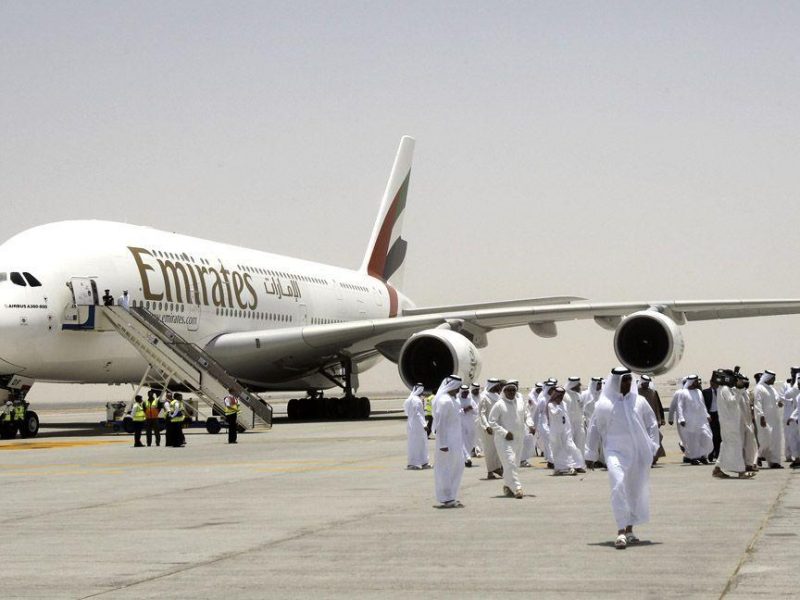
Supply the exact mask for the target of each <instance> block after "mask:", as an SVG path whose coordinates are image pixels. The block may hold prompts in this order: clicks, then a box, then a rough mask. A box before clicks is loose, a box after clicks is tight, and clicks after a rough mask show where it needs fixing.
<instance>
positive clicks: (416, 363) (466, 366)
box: [397, 329, 481, 391]
mask: <svg viewBox="0 0 800 600" xmlns="http://www.w3.org/2000/svg"><path fill="white" fill-rule="evenodd" d="M397 368H398V370H399V371H400V378H401V379H402V380H403V383H405V384H406V385H407V386H408V387H409V388H411V387H413V386H414V384H415V383H418V382H419V383H422V384H423V385H425V389H428V390H434V391H435V390H436V388H438V387H439V384H440V383H441V382H442V379H444V378H445V377H447V376H448V375H452V374H456V375H459V376H460V377H461V378H462V379H463V380H464V383H471V382H473V381H474V380H475V379H476V378H477V377H478V375H479V374H480V371H481V357H480V354H478V349H477V348H476V347H475V345H474V344H473V343H472V342H470V341H469V340H468V339H467V338H465V337H464V336H463V335H461V334H460V333H456V332H455V331H452V330H450V329H428V330H425V331H420V332H419V333H416V334H414V335H413V336H411V337H410V338H408V340H407V341H406V343H405V344H403V347H402V349H401V350H400V357H399V359H398V361H397Z"/></svg>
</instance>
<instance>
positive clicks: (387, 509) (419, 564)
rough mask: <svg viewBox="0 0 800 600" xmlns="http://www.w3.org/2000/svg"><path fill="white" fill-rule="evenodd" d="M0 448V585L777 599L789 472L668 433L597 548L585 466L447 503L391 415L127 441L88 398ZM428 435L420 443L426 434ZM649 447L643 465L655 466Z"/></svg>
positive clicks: (9, 593)
mask: <svg viewBox="0 0 800 600" xmlns="http://www.w3.org/2000/svg"><path fill="white" fill-rule="evenodd" d="M40 415H41V417H42V419H43V421H44V422H45V423H47V424H48V425H47V427H45V428H43V430H42V432H41V435H40V437H38V438H36V439H33V440H19V439H17V440H13V441H3V442H0V459H1V460H0V489H2V498H3V509H2V513H0V524H1V525H0V526H1V527H2V532H3V534H2V537H1V538H0V552H1V553H2V554H1V555H2V557H3V560H2V565H3V572H4V573H5V574H7V575H8V574H11V575H10V576H5V577H3V580H2V584H0V585H2V588H0V596H1V597H3V598H48V599H50V598H75V599H77V598H108V599H122V598H131V599H133V598H136V599H142V598H211V597H220V596H223V595H227V596H228V597H230V598H266V597H269V598H286V597H293V598H307V597H314V598H343V597H347V598H353V597H355V598H377V597H380V598H386V597H398V598H403V597H409V596H417V597H422V596H428V597H432V598H487V597H499V596H501V595H507V594H509V593H513V592H522V593H526V594H529V595H534V596H535V597H537V598H542V597H544V598H551V597H571V598H605V597H612V596H613V597H617V598H626V599H628V598H678V597H680V598H728V597H731V598H738V597H742V598H745V597H748V598H752V597H764V598H789V597H797V596H798V592H800V588H799V587H798V585H799V584H798V579H797V577H796V573H797V557H798V556H800V537H799V536H800V527H799V526H800V472H796V471H792V470H791V469H788V468H787V469H784V470H769V471H761V472H760V473H759V474H758V476H757V477H756V478H755V479H753V480H745V481H739V480H730V481H725V480H717V479H714V478H712V477H711V467H707V466H698V467H692V466H684V465H683V464H680V457H679V455H678V452H677V447H676V436H675V433H674V429H672V428H670V427H667V428H665V430H664V433H665V440H664V444H665V447H666V449H667V453H668V456H667V458H666V460H664V461H663V463H664V464H663V465H662V464H659V466H658V467H657V468H655V469H653V470H652V472H651V474H652V477H651V522H650V523H649V524H646V525H643V526H641V527H638V528H637V533H638V534H639V535H640V537H641V539H642V543H641V545H639V546H636V547H630V548H628V549H627V550H624V551H619V550H615V549H614V548H613V539H614V537H615V529H616V528H615V525H614V522H613V518H612V515H611V508H610V504H609V487H608V479H607V475H606V473H605V472H603V471H595V472H589V473H588V474H586V475H582V476H577V477H553V476H551V475H550V472H549V471H547V470H546V469H544V468H543V465H542V462H541V460H540V459H537V460H536V461H535V463H536V466H535V467H534V468H531V469H523V470H522V474H521V477H522V482H523V485H524V486H525V492H526V496H525V498H523V499H522V500H515V499H509V498H505V497H503V496H502V494H501V488H502V483H501V482H500V481H487V480H485V479H484V478H485V477H486V473H485V471H484V470H483V464H482V460H480V459H478V460H475V461H474V463H475V465H476V466H475V467H474V468H472V469H466V470H465V473H464V480H463V484H462V493H461V500H462V501H463V503H464V504H465V508H463V509H454V510H437V509H434V508H433V504H434V503H435V500H434V497H433V473H432V471H406V470H405V464H406V460H405V454H406V437H405V421H404V420H403V419H400V418H396V417H394V416H391V415H388V416H379V417H377V418H371V419H370V420H368V421H352V422H326V423H320V422H317V423H287V422H278V423H276V425H275V427H274V428H273V430H272V431H269V432H259V433H247V434H242V435H240V436H239V443H238V444H237V445H228V444H226V443H225V442H226V439H225V436H224V434H221V435H216V436H214V435H208V434H206V433H205V432H204V431H203V430H194V431H191V432H190V433H189V434H188V435H187V438H188V445H187V446H186V447H185V448H163V447H162V448H156V447H152V448H133V447H132V438H131V437H130V436H126V435H115V434H109V433H107V431H106V430H104V429H102V428H99V427H96V426H93V425H91V424H88V425H87V424H86V423H91V422H92V421H95V422H96V421H99V420H100V419H101V418H102V407H99V408H97V409H94V410H93V411H92V410H90V411H88V412H87V409H86V408H74V409H53V410H45V411H41V410H40ZM432 445H433V442H431V447H432ZM662 460H663V459H662Z"/></svg>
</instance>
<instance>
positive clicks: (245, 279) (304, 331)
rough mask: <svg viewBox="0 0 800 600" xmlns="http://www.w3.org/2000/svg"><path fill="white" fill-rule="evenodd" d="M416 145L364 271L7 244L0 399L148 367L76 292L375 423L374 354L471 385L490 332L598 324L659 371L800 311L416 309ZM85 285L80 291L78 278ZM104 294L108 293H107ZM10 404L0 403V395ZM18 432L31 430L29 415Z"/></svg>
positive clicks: (131, 377) (102, 233) (96, 225)
mask: <svg viewBox="0 0 800 600" xmlns="http://www.w3.org/2000/svg"><path fill="white" fill-rule="evenodd" d="M414 144H415V141H414V139H413V138H411V137H408V136H405V137H403V138H402V139H401V141H400V146H399V148H398V151H397V154H396V157H395V160H394V164H393V167H392V170H391V173H390V176H389V180H388V182H387V185H386V189H385V191H384V194H383V198H382V202H381V206H380V211H379V213H378V217H377V219H376V221H375V224H374V227H373V230H372V235H371V237H370V240H369V243H368V245H367V250H366V253H365V255H364V259H363V262H362V264H361V265H360V267H359V268H358V269H347V268H342V267H336V266H331V265H326V264H320V263H315V262H309V261H305V260H301V259H298V258H292V257H287V256H280V255H277V254H270V253H267V252H261V251H258V250H252V249H247V248H244V247H239V246H234V245H230V244H225V243H219V242H215V241H209V240H204V239H199V238H194V237H189V236H185V235H180V234H177V233H170V232H167V231H160V230H158V229H154V228H151V227H146V226H139V225H131V224H125V223H116V222H106V221H99V220H76V221H62V222H56V223H49V224H45V225H41V226H38V227H34V228H32V229H28V230H26V231H23V232H21V233H19V234H17V235H16V236H14V237H12V238H11V239H9V240H8V241H6V242H5V243H4V244H2V246H0V400H5V397H8V396H9V395H14V394H16V395H17V396H19V394H20V393H24V392H26V391H27V390H28V389H29V388H30V386H31V385H32V384H33V383H34V382H35V381H47V382H61V383H105V384H122V383H131V384H136V383H137V382H140V381H141V380H142V374H143V373H144V372H145V371H146V369H147V368H148V364H147V362H146V361H145V360H144V359H143V358H142V356H141V355H140V354H139V353H138V352H137V351H136V349H135V348H134V347H133V346H132V345H131V344H130V343H129V342H128V341H126V340H125V339H123V337H122V336H121V335H119V334H117V333H116V332H115V331H113V330H110V331H96V330H93V329H92V327H91V325H92V324H91V323H90V322H89V320H90V319H93V318H94V315H93V313H86V312H85V311H83V312H82V311H81V310H79V309H80V308H81V307H80V306H78V305H79V304H81V302H78V300H77V299H76V293H77V292H76V290H77V288H78V284H83V287H82V288H81V289H82V290H83V292H81V293H88V294H89V296H90V302H89V304H100V303H101V299H100V294H99V292H100V290H113V292H114V293H113V294H112V296H115V295H118V294H120V293H121V292H122V290H127V291H128V292H129V302H130V305H131V306H133V307H140V308H143V309H145V310H147V311H149V312H150V313H152V314H153V315H155V316H156V317H157V318H158V319H160V320H161V322H162V323H164V324H166V325H167V326H168V327H170V328H172V329H173V330H174V331H176V332H177V333H179V334H180V336H182V337H183V338H184V339H186V340H187V341H188V342H190V343H193V344H195V345H197V346H198V347H200V348H202V349H204V350H205V352H206V353H207V354H208V355H210V356H211V357H213V359H215V360H216V361H217V362H218V363H220V364H221V365H222V366H223V367H224V369H225V370H226V371H228V372H229V373H230V374H231V375H232V376H234V377H235V378H236V379H237V380H239V381H240V382H241V383H242V384H243V385H245V386H246V387H247V388H248V389H249V390H251V391H253V392H256V393H259V392H267V391H291V392H303V393H305V394H306V395H305V397H304V398H297V399H292V400H291V401H290V402H289V405H288V413H289V417H290V418H297V417H302V416H308V415H314V414H317V413H318V412H319V411H318V407H319V406H320V405H321V404H320V403H321V402H322V401H323V396H322V394H323V392H324V391H325V390H329V389H331V388H334V387H339V388H341V390H342V394H343V395H342V397H341V398H338V399H331V398H325V399H324V400H325V401H327V402H328V403H330V402H331V401H333V402H338V403H341V404H340V406H341V407H343V410H342V411H340V414H360V415H361V416H368V414H369V400H368V399H366V398H356V396H355V393H356V391H357V389H358V375H359V374H360V373H363V372H364V371H366V370H367V369H368V368H370V367H372V366H374V365H375V364H376V363H377V362H378V361H380V360H381V359H382V358H386V359H388V360H390V361H392V362H393V363H395V364H397V367H398V372H399V375H400V379H401V380H402V381H403V383H404V384H405V385H406V386H408V387H412V386H413V385H414V384H415V383H417V382H420V383H422V384H423V385H424V386H425V387H426V389H436V387H437V386H438V385H439V383H440V382H441V380H442V379H443V378H444V377H446V376H448V375H450V374H458V375H459V376H461V377H462V379H463V380H464V381H465V382H472V381H474V380H476V379H477V378H478V375H479V373H480V369H481V358H480V353H479V349H482V348H485V347H486V346H487V343H488V340H487V335H488V333H490V332H491V331H493V330H496V329H503V328H508V327H519V326H524V327H529V328H530V329H531V331H532V332H533V333H534V334H536V335H538V336H540V337H543V338H549V337H553V336H555V335H556V334H557V323H558V322H561V321H567V320H574V319H592V320H594V321H595V322H596V323H597V324H598V325H599V326H601V327H603V328H605V329H608V330H611V331H614V332H615V333H614V341H613V345H614V350H615V353H616V356H617V358H618V359H619V361H620V363H622V364H623V365H625V366H626V367H628V368H630V369H631V370H633V371H635V372H638V373H647V374H651V375H659V374H662V373H664V372H666V371H668V370H669V369H671V368H672V367H674V366H675V365H676V364H677V363H678V362H679V361H680V359H681V357H682V355H683V349H684V342H683V337H682V335H681V330H680V326H682V325H684V324H686V322H687V321H697V320H706V319H727V318H736V317H754V316H767V315H786V314H798V313H800V300H798V299H784V300H781V299H778V300H704V301H637V302H619V303H613V302H603V303H596V302H590V301H588V300H586V299H584V298H580V297H573V296H558V297H543V298H529V299H517V300H510V301H498V302H488V303H487V302H484V303H472V304H469V303H466V304H459V305H452V306H429V307H418V306H416V305H415V303H414V302H413V301H412V300H411V299H410V298H408V297H407V296H406V295H404V294H403V292H402V279H403V273H404V267H405V266H406V263H405V258H406V250H407V242H406V240H405V239H404V238H403V236H402V225H403V217H404V214H405V208H406V202H407V199H408V189H409V181H410V175H411V161H412V154H413V150H414ZM87 281H89V282H90V285H89V286H88V287H87V286H86V285H85V283H86V282H87ZM106 295H107V294H106ZM4 395H5V396H4ZM28 414H29V415H31V416H30V417H29V419H28V420H27V421H26V425H25V434H26V435H28V436H33V435H36V432H37V431H38V427H39V422H38V416H36V414H35V412H33V411H29V413H28Z"/></svg>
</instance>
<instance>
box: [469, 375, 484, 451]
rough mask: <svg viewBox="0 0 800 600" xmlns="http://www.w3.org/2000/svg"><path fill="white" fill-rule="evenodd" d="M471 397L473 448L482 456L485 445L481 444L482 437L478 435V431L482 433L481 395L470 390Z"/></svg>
mask: <svg viewBox="0 0 800 600" xmlns="http://www.w3.org/2000/svg"><path fill="white" fill-rule="evenodd" d="M469 397H470V399H471V400H472V406H473V407H474V408H473V410H472V447H473V448H474V449H475V453H476V454H479V455H480V454H483V444H482V443H481V437H480V436H479V435H478V431H480V428H481V424H480V418H479V417H478V409H479V408H480V405H481V394H473V393H472V391H471V390H470V393H469Z"/></svg>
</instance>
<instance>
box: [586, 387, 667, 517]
mask: <svg viewBox="0 0 800 600" xmlns="http://www.w3.org/2000/svg"><path fill="white" fill-rule="evenodd" d="M615 397H616V398H617V399H616V400H614V401H613V402H612V401H611V400H610V399H609V398H608V397H607V396H603V397H602V398H601V399H600V400H599V401H598V402H597V405H596V407H595V411H594V415H593V416H592V420H591V421H590V422H589V429H588V431H587V433H586V460H592V461H596V460H598V457H599V453H600V449H601V448H602V450H603V453H604V455H605V462H606V465H607V467H608V480H609V483H610V484H611V509H612V511H613V513H614V519H615V520H616V522H617V528H618V529H624V528H625V527H628V526H629V525H638V524H640V523H646V522H647V521H648V520H649V519H650V490H649V482H650V466H651V464H652V462H653V457H654V456H655V454H656V452H657V451H658V446H659V441H658V422H657V421H656V415H655V413H653V409H652V408H650V405H649V404H648V403H647V400H645V399H644V398H642V397H641V396H639V395H638V394H634V393H629V394H627V395H626V396H625V397H624V398H623V396H622V395H621V394H619V393H617V394H615Z"/></svg>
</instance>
